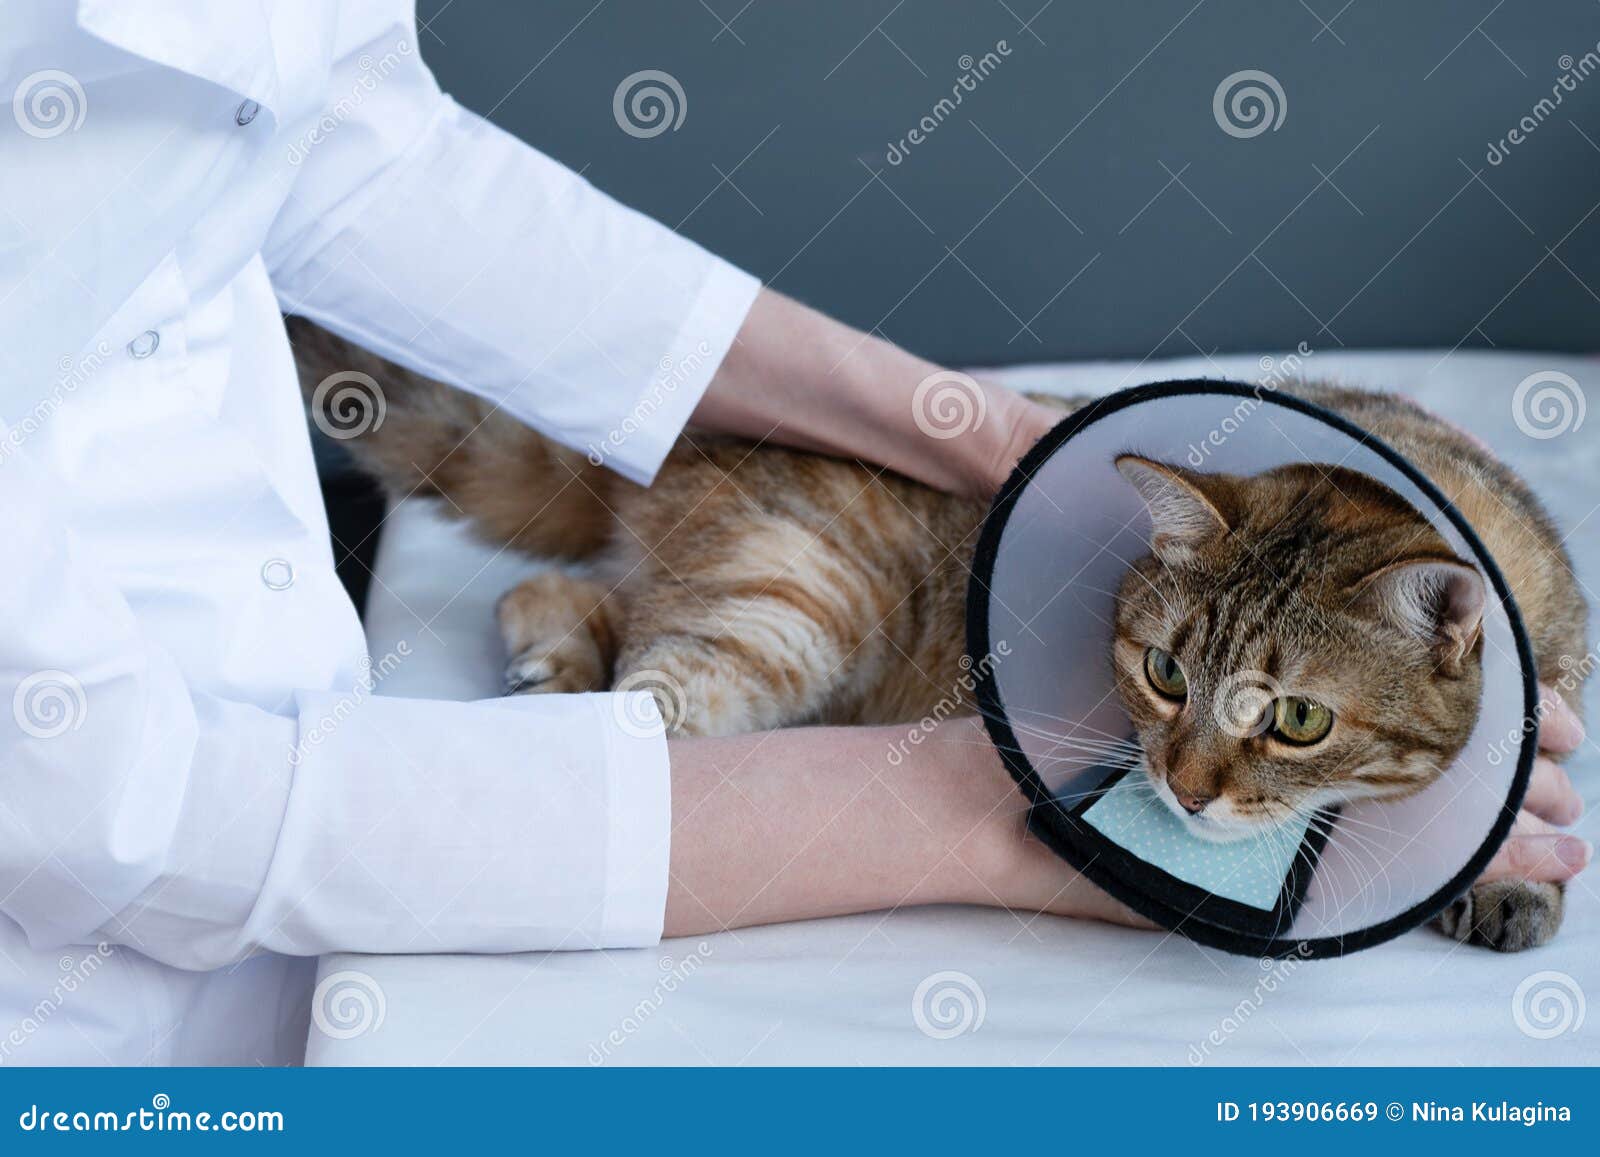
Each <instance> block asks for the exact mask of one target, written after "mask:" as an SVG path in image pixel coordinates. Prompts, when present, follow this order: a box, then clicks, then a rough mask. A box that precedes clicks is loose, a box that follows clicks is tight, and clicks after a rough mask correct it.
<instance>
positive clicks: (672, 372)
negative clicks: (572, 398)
mask: <svg viewBox="0 0 1600 1157" xmlns="http://www.w3.org/2000/svg"><path fill="white" fill-rule="evenodd" d="M760 290H761V281H760V279H758V278H756V277H752V276H751V275H750V274H748V273H746V272H744V271H743V270H742V269H739V268H738V267H736V266H733V265H730V264H728V263H727V262H726V261H722V260H720V259H716V258H713V259H711V260H710V262H709V263H708V265H707V268H706V277H705V280H704V281H702V282H701V284H700V290H699V292H698V293H697V294H696V295H695V299H694V302H693V304H692V305H691V306H690V308H689V312H688V315H687V316H686V317H685V318H684V321H683V324H682V325H681V326H679V327H678V333H677V337H676V339H675V340H674V341H673V343H672V345H671V347H670V348H669V349H667V351H666V352H664V353H663V354H662V355H661V358H660V360H659V361H658V362H657V364H656V371H655V373H653V374H652V375H651V377H650V381H649V382H647V383H646V384H645V386H644V388H643V389H642V390H641V391H640V393H639V395H638V397H637V398H636V399H635V401H634V404H633V406H632V407H631V408H630V409H629V410H628V411H627V413H626V414H625V416H624V417H623V419H622V420H621V421H620V422H619V423H618V424H617V426H616V427H615V428H613V429H612V430H611V431H609V432H608V433H607V434H606V436H605V437H604V439H602V440H601V441H600V442H597V443H595V444H593V445H591V446H590V447H589V460H590V461H591V462H593V463H594V464H595V465H597V466H598V465H605V466H609V467H611V468H612V469H613V470H615V471H616V472H617V473H619V474H621V475H622V476H623V477H624V478H627V479H628V480H629V481H632V482H637V483H639V484H640V485H641V486H648V485H650V483H651V482H652V481H653V480H654V479H655V476H656V472H657V471H659V470H660V469H661V464H662V463H663V462H664V461H666V457H667V455H668V454H669V453H670V452H671V450H672V447H673V445H674V444H675V443H676V442H677V440H678V436H679V435H680V434H681V433H683V428H684V427H685V426H686V425H688V423H689V416H690V415H691V414H693V413H694V411H695V407H697V406H698V405H699V404H700V399H701V397H702V396H704V394H705V392H706V388H707V387H708V386H710V385H711V379H712V378H713V377H714V376H715V375H716V372H717V368H718V367H719V366H720V365H721V364H722V359H723V358H724V357H726V356H727V354H728V350H729V349H730V348H731V347H732V346H733V342H734V339H735V338H736V337H737V336H738V333H739V328H740V327H741V326H742V325H744V319H745V316H746V315H747V314H748V313H749V312H750V307H751V305H753V304H754V303H755V299H756V294H757V293H759V292H760Z"/></svg>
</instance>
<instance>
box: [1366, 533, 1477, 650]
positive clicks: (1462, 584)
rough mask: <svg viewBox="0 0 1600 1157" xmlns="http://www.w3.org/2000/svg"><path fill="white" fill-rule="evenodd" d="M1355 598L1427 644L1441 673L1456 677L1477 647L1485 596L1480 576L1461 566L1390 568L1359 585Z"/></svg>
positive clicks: (1436, 562)
mask: <svg viewBox="0 0 1600 1157" xmlns="http://www.w3.org/2000/svg"><path fill="white" fill-rule="evenodd" d="M1357 598H1358V599H1360V600H1362V601H1363V602H1365V604H1366V605H1367V606H1369V607H1370V608H1372V609H1373V610H1375V611H1377V612H1378V614H1380V615H1381V616H1382V617H1383V618H1384V619H1385V620H1387V621H1388V622H1390V623H1393V624H1394V625H1395V626H1397V627H1399V628H1400V629H1401V630H1403V631H1407V632H1409V633H1411V634H1413V635H1415V636H1416V637H1417V638H1419V639H1422V640H1423V641H1425V642H1427V643H1428V644H1429V645H1431V646H1432V647H1433V648H1434V653H1435V655H1436V656H1437V657H1438V661H1439V666H1440V669H1441V670H1442V671H1444V672H1445V673H1446V674H1450V675H1457V674H1460V672H1461V668H1462V665H1463V663H1464V662H1465V660H1466V658H1467V656H1468V655H1470V654H1471V653H1472V649H1473V648H1474V647H1475V646H1477V642H1478V635H1479V632H1480V631H1481V629H1482V626H1483V607H1484V600H1485V598H1486V592H1485V590H1484V586H1483V576H1482V575H1480V574H1479V573H1478V572H1477V570H1476V569H1474V568H1473V567H1470V566H1467V565H1466V564H1465V563H1461V562H1454V561H1447V560H1443V559H1420V560H1413V561H1407V562H1396V563H1391V564H1389V565H1388V566H1386V567H1383V568H1381V569H1379V570H1376V571H1374V572H1373V573H1372V574H1370V575H1368V576H1367V577H1366V578H1364V579H1362V580H1361V583H1360V593H1359V594H1358V595H1357Z"/></svg>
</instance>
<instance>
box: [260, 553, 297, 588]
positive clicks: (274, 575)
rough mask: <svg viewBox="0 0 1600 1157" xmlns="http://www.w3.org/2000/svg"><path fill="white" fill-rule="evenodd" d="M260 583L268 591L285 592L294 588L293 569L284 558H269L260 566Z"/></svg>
mask: <svg viewBox="0 0 1600 1157" xmlns="http://www.w3.org/2000/svg"><path fill="white" fill-rule="evenodd" d="M261 581H262V582H264V583H266V584H267V589H268V590H274V591H286V590H288V589H289V588H290V587H292V586H294V567H293V566H291V565H290V564H289V560H288V559H285V558H269V559H267V561H266V562H264V563H262V564H261Z"/></svg>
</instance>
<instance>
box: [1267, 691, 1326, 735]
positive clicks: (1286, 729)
mask: <svg viewBox="0 0 1600 1157" xmlns="http://www.w3.org/2000/svg"><path fill="white" fill-rule="evenodd" d="M1332 728H1333V712H1332V711H1330V710H1328V708H1326V707H1324V706H1323V705H1322V704H1321V703H1318V702H1317V701H1316V700H1315V699H1307V698H1305V697H1304V696H1301V695H1285V696H1284V697H1283V698H1282V699H1279V700H1278V701H1277V702H1276V703H1274V704H1273V717H1272V733H1273V735H1275V736H1276V737H1277V738H1279V739H1282V740H1285V741H1286V742H1288V743H1298V744H1301V745H1302V746H1303V745H1306V744H1311V743H1317V742H1319V741H1321V740H1322V739H1324V738H1326V737H1327V734H1328V732H1329V731H1330V730H1332Z"/></svg>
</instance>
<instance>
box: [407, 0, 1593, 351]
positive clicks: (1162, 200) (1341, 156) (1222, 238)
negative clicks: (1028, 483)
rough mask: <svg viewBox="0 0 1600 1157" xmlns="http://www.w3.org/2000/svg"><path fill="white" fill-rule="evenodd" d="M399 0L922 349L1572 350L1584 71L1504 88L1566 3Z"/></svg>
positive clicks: (447, 68) (534, 131)
mask: <svg viewBox="0 0 1600 1157" xmlns="http://www.w3.org/2000/svg"><path fill="white" fill-rule="evenodd" d="M1041 6H1042V8H1043V10H1042V11H1040V8H1041ZM719 14H720V15H719ZM1317 14H1320V18H1319V16H1318V15H1317ZM1486 14H1487V15H1486ZM419 19H420V20H422V21H423V22H425V23H427V24H428V26H427V28H426V29H425V30H424V31H423V32H422V34H421V47H422V52H423V55H424V57H425V58H426V59H427V60H428V61H429V62H430V63H431V64H432V66H433V68H434V70H435V72H436V73H437V74H438V75H439V77H440V79H441V81H442V83H443V84H444V86H445V87H446V89H448V90H449V91H450V92H452V93H453V94H454V95H455V97H456V98H457V99H458V100H459V101H461V102H462V103H463V104H465V105H467V106H469V107H471V108H474V109H476V110H478V111H479V112H482V113H485V114H486V115H488V116H489V117H490V118H491V119H493V120H494V121H495V122H497V123H498V124H500V125H501V126H503V127H504V128H506V129H509V130H510V131H512V132H515V133H517V134H519V135H521V136H523V137H524V138H526V139H527V140H529V141H530V142H532V143H533V144H535V145H537V146H538V147H539V148H541V149H543V150H545V151H546V152H548V153H550V154H552V155H554V156H555V157H557V158H559V159H560V160H562V161H563V162H565V163H566V164H568V165H571V166H573V167H574V168H578V169H581V170H583V171H584V173H585V174H586V175H587V176H588V178H589V179H590V180H592V181H593V182H594V183H595V184H597V185H599V186H600V187H601V188H603V189H606V190H607V191H609V192H611V193H613V194H614V195H616V196H617V197H619V198H621V199H622V200H624V201H627V202H628V203H630V204H632V205H634V206H636V207H638V208H640V209H642V210H644V211H645V212H648V213H650V214H651V215H653V216H655V217H657V218H659V219H660V220H662V221H665V222H667V223H669V224H672V225H674V226H676V227H678V228H680V229H681V231H682V232H684V233H686V234H687V235H689V236H691V237H693V238H695V239H696V240H698V241H700V242H701V243H703V244H705V245H707V246H708V247H710V248H711V249H713V250H715V251H717V252H719V253H721V254H723V255H725V256H726V257H728V258H730V259H731V260H733V261H735V262H737V263H738V264H740V265H742V266H744V267H745V268H747V269H749V270H751V271H752V272H754V273H756V274H758V275H760V276H761V277H763V278H764V279H767V280H768V281H769V282H771V283H772V284H773V285H775V286H777V287H778V288H780V289H782V290H784V291H785V292H788V293H791V294H793V295H795V296H797V297H799V298H802V299H803V300H805V301H808V302H811V303H812V304H814V305H817V306H819V307H822V308H824V309H827V310H828V311H830V312H832V313H834V314H836V315H838V316H840V317H842V318H844V319H846V320H848V321H850V322H852V323H853V324H855V325H858V326H861V327H864V328H877V329H878V330H879V331H880V332H882V333H884V334H886V335H887V336H889V337H891V338H893V339H894V340H896V341H899V342H902V343H904V344H906V345H908V346H910V347H912V348H914V349H916V350H918V351H919V352H922V353H925V354H927V355H929V356H932V357H935V358H939V359H942V360H945V361H949V362H957V363H964V364H979V363H986V364H994V363H1004V362H1015V361H1033V360H1040V359H1046V358H1065V357H1082V356H1092V355H1133V356H1144V355H1147V354H1158V355H1159V354H1183V353H1193V352H1195V350H1196V348H1197V347H1198V348H1199V349H1202V350H1204V351H1206V352H1211V351H1213V350H1215V349H1222V350H1230V349H1243V348H1253V347H1288V346H1292V345H1294V344H1295V343H1297V342H1299V341H1302V340H1304V341H1306V342H1308V343H1310V344H1311V345H1312V346H1313V347H1315V348H1331V347H1335V346H1338V345H1345V346H1350V347H1360V346H1398V345H1411V346H1419V345H1424V346H1445V347H1450V346H1454V345H1456V344H1457V343H1464V344H1466V345H1470V346H1484V345H1489V344H1493V345H1496V346H1501V347H1507V346H1515V347H1524V348H1534V347H1541V348H1551V349H1565V350H1574V349H1577V350H1581V349H1591V350H1592V349H1597V348H1600V297H1597V296H1596V295H1597V293H1600V212H1597V210H1596V204H1597V201H1600V71H1596V72H1595V73H1594V74H1592V75H1590V76H1589V77H1588V78H1587V79H1584V80H1576V81H1574V82H1572V83H1573V91H1571V92H1565V91H1562V93H1561V96H1562V103H1561V104H1560V105H1559V106H1558V107H1554V108H1553V109H1548V108H1547V109H1546V110H1545V111H1544V112H1536V111H1535V106H1536V104H1537V103H1538V102H1539V101H1540V100H1541V98H1547V97H1550V96H1551V92H1552V89H1553V88H1557V87H1558V85H1557V82H1558V80H1559V78H1560V77H1562V76H1563V75H1571V73H1569V72H1568V70H1569V69H1571V70H1573V72H1576V71H1577V70H1582V69H1586V68H1587V67H1588V66H1589V65H1593V64H1594V63H1595V61H1596V56H1591V57H1590V58H1589V60H1588V62H1587V64H1585V63H1584V62H1583V61H1582V59H1581V58H1583V56H1584V54H1585V53H1597V54H1600V49H1597V48H1596V43H1597V41H1600V4H1597V3H1596V2H1595V0H1551V2H1544V0H1541V2H1539V3H1520V2H1515V0H1514V2H1511V3H1502V4H1499V5H1497V4H1495V3H1494V2H1493V0H1472V2H1470V3H1461V2H1453V3H1452V2H1446V0H1417V2H1406V3H1403V4H1402V3H1385V2H1382V0H1353V2H1351V3H1348V4H1347V3H1345V0H1304V2H1303V3H1296V2H1291V0H1259V2H1250V3H1243V2H1238V3H1227V2H1224V0H1209V2H1208V0H1201V2H1200V3H1198V4H1196V3H1194V0H1179V2H1176V3H1168V2H1163V0H1124V2H1120V3H1115V4H1083V3H1072V2H1070V0H1054V2H1053V3H1045V0H968V2H966V3H958V2H954V0H904V2H903V3H898V4H897V3H896V2H895V0H811V2H801V0H752V2H750V3H746V0H704V3H702V2H701V0H653V2H650V0H601V2H600V3H598V4H597V3H595V0H540V2H537V3H532V2H521V3H515V2H512V0H451V2H448V3H445V2H444V0H425V2H424V3H422V5H421V7H420V11H419ZM722 21H727V22H728V23H727V26H724V25H723V24H722ZM1024 21H1028V23H1027V25H1026V26H1024ZM1322 21H1327V22H1328V24H1327V25H1326V26H1325V25H1324V24H1323V23H1322ZM999 41H1005V42H1006V46H1007V48H1008V49H1009V55H1008V56H1005V57H1004V58H1003V59H1000V60H999V63H998V66H997V67H995V68H994V69H993V70H992V71H991V72H990V73H989V75H987V76H986V77H985V78H984V79H983V80H982V81H981V82H978V83H977V84H976V87H975V89H974V90H973V91H971V92H964V93H963V98H962V103H961V105H960V106H959V107H958V108H955V109H954V111H953V112H950V113H949V114H948V115H946V116H944V117H943V119H942V121H940V123H938V126H937V127H936V128H935V129H934V131H933V132H932V133H931V134H929V135H928V136H927V137H926V138H925V139H924V140H923V141H922V142H921V143H920V144H914V145H912V146H911V148H910V150H909V155H907V156H906V157H905V159H904V160H903V161H901V162H900V163H898V164H891V163H889V161H888V159H887V156H886V154H887V153H888V150H889V145H890V142H891V141H899V140H901V139H902V138H905V137H906V136H907V134H908V132H909V131H910V130H911V129H912V128H914V127H915V126H916V124H917V122H918V121H919V120H920V119H921V118H923V117H924V116H929V115H936V114H935V112H934V110H935V105H936V104H937V102H938V101H939V100H940V99H941V97H946V96H949V95H950V93H951V90H952V87H953V86H955V85H956V83H957V80H958V78H959V77H960V76H961V75H962V73H963V71H964V70H963V63H962V61H961V58H962V57H963V56H970V57H974V58H978V57H982V56H983V54H984V53H986V52H991V51H994V50H995V47H996V44H997V42H999ZM1563 57H1570V58H1573V59H1572V60H1564V59H1563ZM642 69H659V70H662V71H664V72H667V73H670V74H671V75H672V76H673V77H674V78H675V79H676V80H677V81H678V83H679V84H680V85H681V87H682V89H683V91H684V94H685V109H684V117H683V121H682V124H681V125H680V126H679V127H678V128H677V129H676V130H673V131H667V132H664V133H661V134H660V135H657V136H653V137H649V138H640V137H635V136H631V135H629V134H627V133H625V132H624V131H622V129H621V128H619V126H618V123H617V121H616V120H615V118H614V116H613V110H612V99H613V94H614V92H615V90H616V89H617V86H618V84H619V82H620V81H622V79H623V78H624V77H626V76H629V75H630V74H632V73H634V72H637V71H639V70H642ZM1244 69H1257V70H1262V71H1265V72H1267V73H1270V74H1271V75H1272V76H1273V77H1274V78H1276V80H1277V81H1278V82H1279V83H1280V85H1281V87H1282V89H1283V91H1284V94H1285V101H1284V105H1285V108H1284V116H1283V120H1282V123H1281V124H1280V125H1279V127H1278V128H1276V129H1275V130H1271V131H1266V132H1263V133H1260V134H1259V135H1256V136H1253V137H1248V138H1238V137H1234V136H1230V135H1228V134H1227V133H1225V132H1224V131H1223V130H1222V129H1221V128H1220V127H1219V124H1218V121H1217V120H1216V119H1215V117H1214V116H1213V94H1214V93H1215V91H1216V89H1217V87H1218V84H1219V82H1221V81H1222V80H1223V78H1225V77H1227V76H1229V75H1231V74H1233V73H1236V72H1238V71H1240V70H1244ZM1524 117H1534V118H1538V119H1537V121H1536V122H1530V123H1536V127H1535V128H1534V129H1533V131H1532V132H1531V133H1529V134H1528V135H1527V137H1526V139H1525V140H1523V141H1522V143H1520V144H1514V145H1511V146H1510V148H1509V150H1508V152H1507V154H1506V155H1505V157H1504V159H1503V160H1502V161H1501V162H1500V163H1498V164H1490V163H1489V162H1488V160H1487V159H1486V153H1487V151H1488V148H1489V144H1490V142H1491V141H1500V140H1501V139H1502V138H1505V137H1506V136H1507V134H1508V133H1509V132H1510V131H1511V130H1512V129H1514V128H1516V126H1517V124H1518V122H1519V120H1521V119H1522V118H1524ZM722 174H728V179H727V180H726V181H724V179H723V176H722ZM1023 174H1027V179H1026V180H1023ZM1323 174H1326V175H1327V179H1324V176H1323ZM1552 251H1553V252H1552ZM1074 277H1076V280H1073V278H1074ZM1069 282H1070V284H1069Z"/></svg>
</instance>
